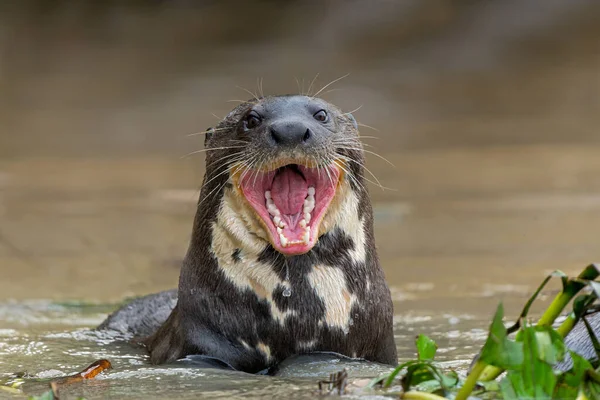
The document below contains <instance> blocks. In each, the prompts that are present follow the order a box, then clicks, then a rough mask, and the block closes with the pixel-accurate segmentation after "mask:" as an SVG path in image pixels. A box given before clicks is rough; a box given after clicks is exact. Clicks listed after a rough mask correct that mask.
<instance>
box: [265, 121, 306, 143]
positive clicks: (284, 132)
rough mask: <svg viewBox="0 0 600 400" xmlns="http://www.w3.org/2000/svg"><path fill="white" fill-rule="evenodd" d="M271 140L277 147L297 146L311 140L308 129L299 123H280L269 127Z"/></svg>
mask: <svg viewBox="0 0 600 400" xmlns="http://www.w3.org/2000/svg"><path fill="white" fill-rule="evenodd" d="M270 131H271V139H272V140H273V141H274V142H275V143H276V144H278V145H282V146H297V145H299V144H302V143H307V142H309V141H310V139H311V138H312V132H311V131H310V129H309V128H308V127H307V126H306V125H305V124H304V123H302V122H300V121H281V122H276V123H274V124H272V125H271V127H270Z"/></svg>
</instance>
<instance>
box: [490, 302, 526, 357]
mask: <svg viewBox="0 0 600 400" xmlns="http://www.w3.org/2000/svg"><path fill="white" fill-rule="evenodd" d="M503 315H504V308H503V306H502V303H500V304H499V305H498V308H497V309H496V314H495V315H494V319H493V320H492V323H491V325H490V329H489V334H488V338H487V340H486V341H485V344H484V345H483V349H481V355H480V356H479V361H480V362H483V363H485V364H488V365H493V366H496V367H500V368H503V369H520V368H521V367H522V364H523V345H522V344H521V343H518V342H513V341H512V340H509V339H508V337H507V332H506V328H505V327H504V324H503V323H502V317H503Z"/></svg>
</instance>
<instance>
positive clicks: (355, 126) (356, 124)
mask: <svg viewBox="0 0 600 400" xmlns="http://www.w3.org/2000/svg"><path fill="white" fill-rule="evenodd" d="M346 115H347V116H348V119H349V120H350V122H352V125H354V129H356V130H358V123H357V122H356V119H354V115H352V114H350V113H348V114H346Z"/></svg>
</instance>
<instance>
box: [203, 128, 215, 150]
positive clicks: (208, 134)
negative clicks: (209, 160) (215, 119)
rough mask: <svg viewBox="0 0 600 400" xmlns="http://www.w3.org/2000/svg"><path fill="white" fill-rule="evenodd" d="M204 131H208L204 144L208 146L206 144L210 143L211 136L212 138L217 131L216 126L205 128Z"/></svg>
mask: <svg viewBox="0 0 600 400" xmlns="http://www.w3.org/2000/svg"><path fill="white" fill-rule="evenodd" d="M204 132H206V133H205V134H204V146H206V144H207V143H208V141H209V140H210V138H212V135H213V133H215V130H214V128H213V127H212V126H211V127H210V128H208V129H207V130H205V131H204Z"/></svg>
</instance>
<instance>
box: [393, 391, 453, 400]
mask: <svg viewBox="0 0 600 400" xmlns="http://www.w3.org/2000/svg"><path fill="white" fill-rule="evenodd" d="M402 398H403V399H407V400H446V398H445V397H441V396H438V395H437V394H433V393H427V392H416V391H412V392H406V393H404V394H403V395H402Z"/></svg>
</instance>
